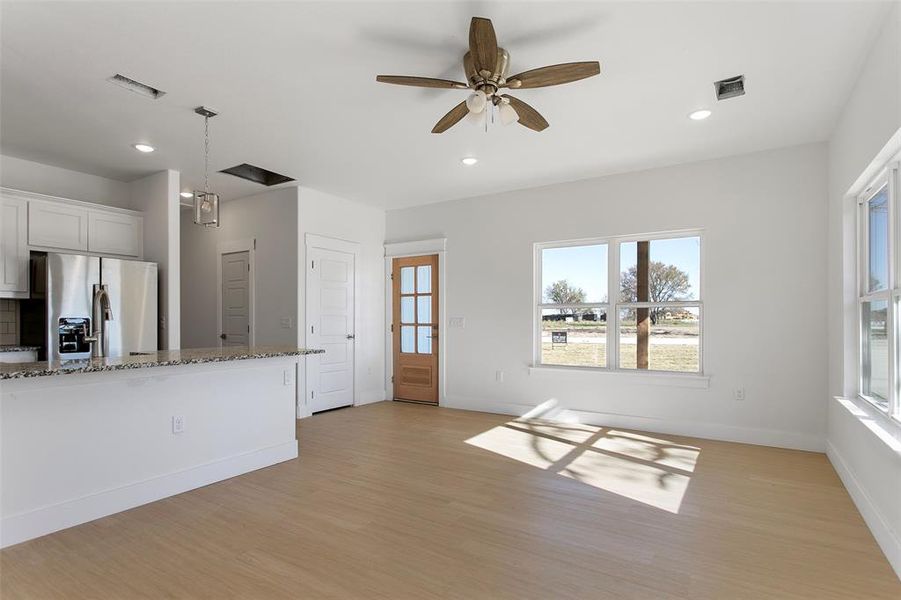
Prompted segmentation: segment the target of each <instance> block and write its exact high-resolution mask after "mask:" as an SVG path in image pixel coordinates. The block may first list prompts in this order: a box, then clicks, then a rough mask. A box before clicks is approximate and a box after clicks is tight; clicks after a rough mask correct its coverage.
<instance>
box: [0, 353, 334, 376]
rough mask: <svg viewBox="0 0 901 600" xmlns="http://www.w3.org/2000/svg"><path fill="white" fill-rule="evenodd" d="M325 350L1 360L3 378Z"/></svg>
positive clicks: (142, 367)
mask: <svg viewBox="0 0 901 600" xmlns="http://www.w3.org/2000/svg"><path fill="white" fill-rule="evenodd" d="M323 352H325V350H311V349H307V348H294V347H291V346H254V347H253V348H246V347H229V348H192V349H189V350H168V351H159V352H147V353H141V354H134V355H130V356H117V357H106V358H90V359H82V360H68V361H54V362H52V363H51V362H46V361H44V362H30V363H0V380H3V379H21V378H25V377H45V376H49V375H68V374H72V373H99V372H105V371H123V370H126V369H146V368H151V367H172V366H177V365H194V364H202V363H211V362H226V361H231V360H249V359H254V358H274V357H278V356H304V355H306V354H322V353H323Z"/></svg>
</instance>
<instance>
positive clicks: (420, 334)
mask: <svg viewBox="0 0 901 600" xmlns="http://www.w3.org/2000/svg"><path fill="white" fill-rule="evenodd" d="M416 345H417V351H418V352H419V354H431V353H432V328H431V326H427V327H422V326H419V327H417V328H416Z"/></svg>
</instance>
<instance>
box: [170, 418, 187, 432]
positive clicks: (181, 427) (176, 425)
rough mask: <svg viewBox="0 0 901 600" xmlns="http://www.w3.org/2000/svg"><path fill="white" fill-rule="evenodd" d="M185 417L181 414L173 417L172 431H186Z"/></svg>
mask: <svg viewBox="0 0 901 600" xmlns="http://www.w3.org/2000/svg"><path fill="white" fill-rule="evenodd" d="M184 431H185V418H184V417H183V416H181V415H175V416H174V417H172V433H184Z"/></svg>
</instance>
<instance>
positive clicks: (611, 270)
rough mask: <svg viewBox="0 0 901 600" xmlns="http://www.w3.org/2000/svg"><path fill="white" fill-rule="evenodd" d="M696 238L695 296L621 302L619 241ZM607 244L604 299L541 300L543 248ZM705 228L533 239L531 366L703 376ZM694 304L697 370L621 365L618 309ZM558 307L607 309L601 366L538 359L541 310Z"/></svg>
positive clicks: (680, 306) (640, 374)
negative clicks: (573, 237) (696, 332)
mask: <svg viewBox="0 0 901 600" xmlns="http://www.w3.org/2000/svg"><path fill="white" fill-rule="evenodd" d="M688 237H696V238H698V261H699V265H698V299H697V300H678V301H670V302H621V301H620V295H619V291H620V282H621V278H622V273H621V271H620V267H621V265H620V244H624V243H630V242H643V241H649V242H651V241H655V240H668V239H676V238H688ZM597 245H606V246H607V302H586V303H583V304H543V303H542V300H543V299H544V289H543V288H542V275H543V273H542V267H543V265H542V251H543V250H547V249H552V248H567V247H573V246H597ZM704 246H705V245H704V232H703V230H702V229H681V230H672V231H660V232H654V233H643V234H629V235H618V236H607V237H597V238H582V239H573V240H560V241H555V242H536V243H535V244H534V251H533V264H534V290H533V294H534V295H533V300H532V318H533V326H532V335H533V348H532V367H533V368H541V369H571V370H577V371H594V372H602V373H625V374H636V375H639V376H649V377H655V376H673V377H686V378H697V377H702V378H703V377H706V375H705V371H704V302H703V300H704V280H705V278H704V271H705V268H706V264H705V263H706V261H705V258H704ZM657 307H670V308H697V309H698V370H697V371H691V372H685V371H666V370H660V369H653V370H652V369H633V368H622V367H621V366H620V361H619V358H620V356H619V354H620V353H619V337H620V311H621V310H622V309H628V308H657ZM558 308H595V309H600V310H603V311H605V312H606V313H607V321H606V324H607V334H606V340H605V343H606V358H607V364H606V366H603V367H590V366H582V365H557V364H551V363H543V362H541V324H542V318H541V312H542V310H545V309H558Z"/></svg>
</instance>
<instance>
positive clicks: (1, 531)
mask: <svg viewBox="0 0 901 600" xmlns="http://www.w3.org/2000/svg"><path fill="white" fill-rule="evenodd" d="M293 458H297V440H292V441H290V442H285V443H283V444H278V445H275V446H269V447H268V448H261V449H259V450H254V451H253V452H248V453H246V454H240V455H238V456H231V457H229V458H225V459H222V460H217V461H215V462H211V463H207V464H204V465H200V466H197V467H192V468H189V469H185V470H183V471H177V472H175V473H168V474H166V475H161V476H159V477H154V478H151V479H146V480H144V481H139V482H137V483H132V484H129V485H126V486H122V487H118V488H114V489H111V490H106V491H103V492H98V493H96V494H91V495H89V496H83V497H81V498H75V499H73V500H68V501H66V502H61V503H59V504H54V505H52V506H46V507H43V508H39V509H36V510H32V511H29V512H26V513H21V514H17V515H12V516H9V517H6V518H4V519H2V521H0V547H2V548H5V547H7V546H11V545H13V544H18V543H20V542H24V541H26V540H30V539H33V538H36V537H40V536H42V535H47V534H48V533H53V532H54V531H59V530H60V529H65V528H67V527H73V526H75V525H80V524H81V523H87V522H88V521H93V520H94V519H99V518H100V517H105V516H108V515H112V514H115V513H117V512H122V511H123V510H128V509H130V508H135V507H136V506H141V505H142V504H147V503H149V502H154V501H156V500H161V499H163V498H168V497H169V496H174V495H176V494H181V493H182V492H187V491H189V490H193V489H196V488H199V487H203V486H205V485H209V484H211V483H215V482H217V481H222V480H224V479H229V478H231V477H235V476H237V475H242V474H244V473H248V472H250V471H255V470H257V469H262V468H263V467H268V466H270V465H274V464H276V463H280V462H284V461H286V460H291V459H293Z"/></svg>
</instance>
